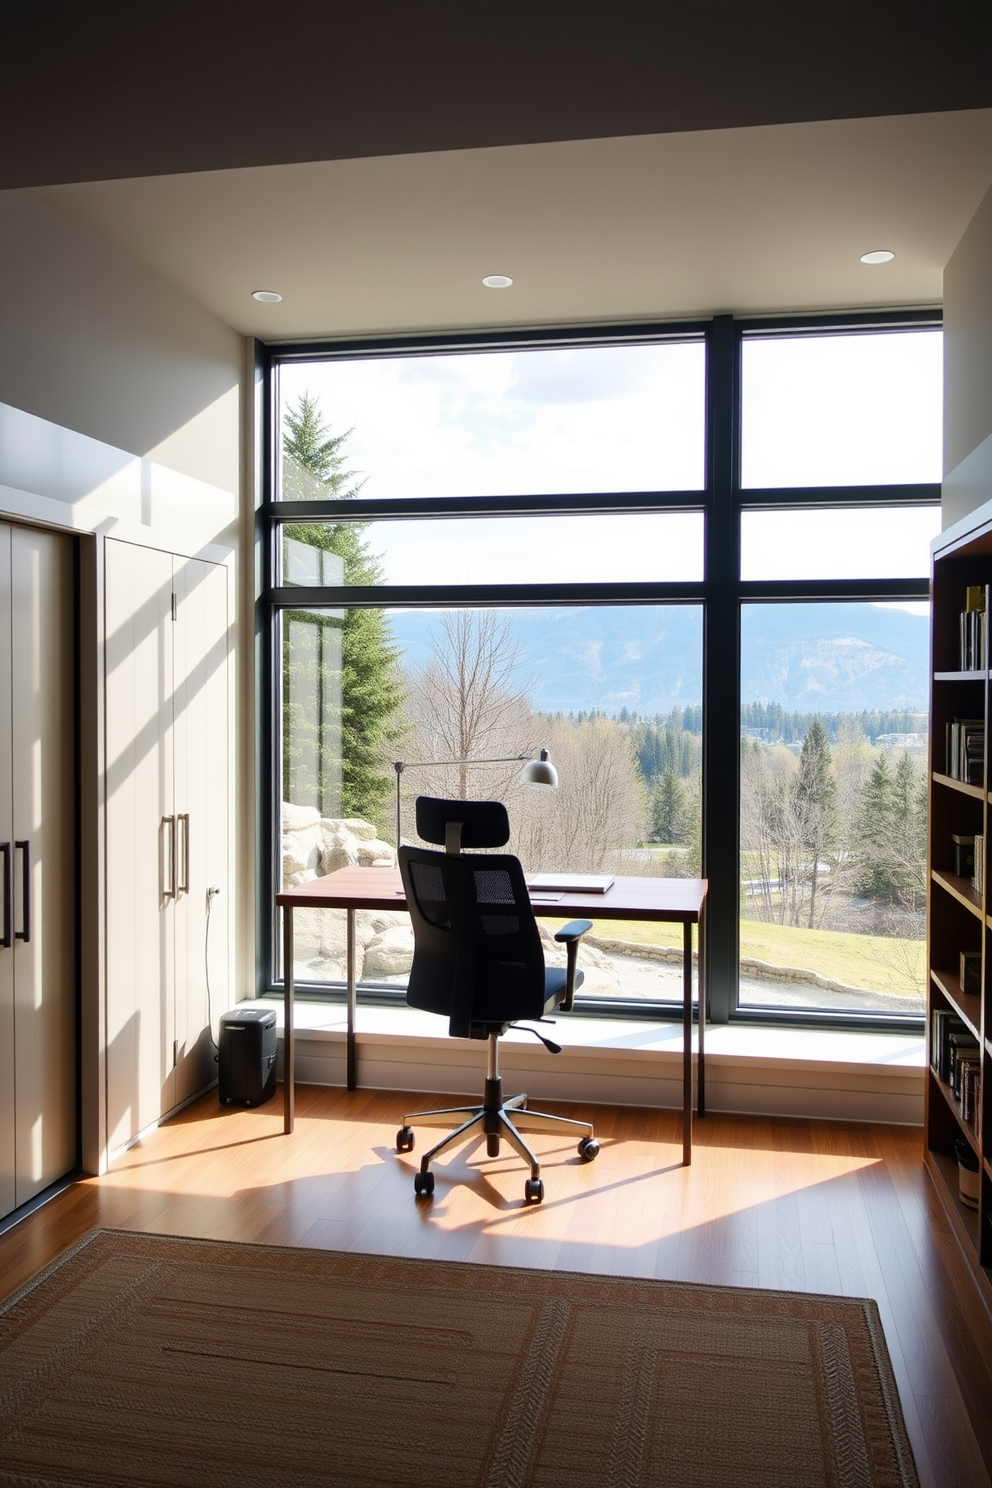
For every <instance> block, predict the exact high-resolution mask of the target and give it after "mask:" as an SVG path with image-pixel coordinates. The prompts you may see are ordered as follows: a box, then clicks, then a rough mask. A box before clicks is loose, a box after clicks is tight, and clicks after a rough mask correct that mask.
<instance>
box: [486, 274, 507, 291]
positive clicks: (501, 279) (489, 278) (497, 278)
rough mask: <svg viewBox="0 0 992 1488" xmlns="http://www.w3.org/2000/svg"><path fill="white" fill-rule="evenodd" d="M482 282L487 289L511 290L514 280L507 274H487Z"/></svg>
mask: <svg viewBox="0 0 992 1488" xmlns="http://www.w3.org/2000/svg"><path fill="white" fill-rule="evenodd" d="M482 282H483V284H484V285H485V286H486V288H487V289H509V287H510V285H511V284H512V283H513V280H512V279H510V278H508V277H507V275H506V274H487V275H486V277H485V278H484V279H483V281H482Z"/></svg>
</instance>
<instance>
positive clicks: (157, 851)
mask: <svg viewBox="0 0 992 1488" xmlns="http://www.w3.org/2000/svg"><path fill="white" fill-rule="evenodd" d="M104 580H105V583H104V595H105V599H104V607H105V609H104V615H105V622H104V623H105V635H106V642H105V667H106V685H105V697H106V735H105V737H106V793H107V794H106V820H107V857H106V864H107V918H106V926H107V1043H108V1049H107V1107H108V1111H107V1130H108V1145H109V1146H110V1147H111V1149H112V1148H114V1147H119V1146H121V1145H122V1144H123V1143H125V1142H127V1141H128V1140H129V1139H130V1138H131V1137H133V1136H135V1135H136V1134H137V1133H138V1132H139V1131H141V1130H142V1128H143V1127H145V1126H148V1125H150V1124H151V1123H152V1122H154V1121H157V1120H158V1118H159V1117H160V1116H161V1115H162V1113H163V1112H165V1111H168V1110H170V1109H171V1108H172V1107H173V1106H174V1105H175V1103H176V1102H175V1083H176V1082H175V1059H174V1040H175V1010H174V1005H173V996H172V988H173V984H174V967H173V956H174V950H173V919H174V916H173V915H172V913H171V906H172V904H173V902H174V892H175V872H176V868H177V864H176V861H175V859H176V853H175V850H174V848H175V837H174V831H175V822H174V817H175V807H174V804H173V779H172V759H173V749H172V717H173V655H172V652H173V632H174V631H175V629H176V626H175V624H174V623H173V621H172V556H171V554H169V553H161V552H158V551H157V550H155V549H153V548H142V547H138V546H136V545H133V544H131V543H123V542H117V541H113V540H109V539H108V541H107V543H106V547H105V574H104ZM170 819H171V820H170Z"/></svg>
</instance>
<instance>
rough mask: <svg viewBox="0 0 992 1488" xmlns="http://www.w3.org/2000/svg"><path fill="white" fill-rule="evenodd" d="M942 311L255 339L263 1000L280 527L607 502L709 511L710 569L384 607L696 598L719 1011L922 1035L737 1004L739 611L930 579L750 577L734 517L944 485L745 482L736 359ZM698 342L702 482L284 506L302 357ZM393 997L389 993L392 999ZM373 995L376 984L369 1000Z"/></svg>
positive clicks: (326, 993)
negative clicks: (286, 429)
mask: <svg viewBox="0 0 992 1488" xmlns="http://www.w3.org/2000/svg"><path fill="white" fill-rule="evenodd" d="M941 324H942V316H941V313H940V311H939V310H937V309H931V310H913V311H888V312H875V313H871V312H866V313H861V314H842V315H836V314H834V315H820V316H801V317H799V316H796V317H792V316H789V317H785V316H776V317H760V318H756V317H735V316H733V315H729V314H728V315H718V316H715V317H713V318H712V319H708V320H692V321H680V322H672V321H664V322H659V323H654V324H650V325H647V324H643V323H639V324H636V325H629V326H613V327H609V328H601V327H597V328H593V329H590V328H582V327H563V328H560V329H554V330H552V329H548V330H544V329H542V330H541V331H539V332H538V331H529V332H518V331H500V332H492V333H487V332H478V333H471V334H462V335H458V334H452V335H436V336H408V337H389V338H386V337H378V338H370V339H362V340H341V341H334V342H303V343H282V344H271V345H262V344H257V345H256V358H255V374H256V375H255V382H256V390H257V394H258V396H257V400H256V404H257V407H258V410H259V427H258V430H257V457H258V464H259V468H260V471H261V475H262V481H261V491H260V493H259V498H260V499H259V502H258V505H257V510H256V526H255V551H256V564H255V568H256V596H257V598H256V629H255V636H256V677H255V682H256V697H257V699H258V708H257V717H256V744H257V747H258V755H257V758H258V760H259V762H260V767H259V771H258V777H257V781H256V804H257V808H258V811H257V820H258V822H259V831H258V841H257V858H256V861H257V896H256V911H257V913H256V925H257V938H258V947H257V950H258V955H257V966H258V985H257V992H258V994H259V995H265V994H273V993H278V992H280V991H281V988H282V983H281V981H277V980H276V979H275V954H276V948H277V945H278V939H277V926H276V921H275V910H274V895H275V892H276V889H277V883H278V875H279V870H280V864H281V852H280V850H279V843H280V840H281V818H280V811H281V803H280V801H279V799H278V796H279V792H278V791H277V790H276V789H275V786H276V783H277V780H278V757H277V749H278V740H277V734H278V730H277V727H276V720H277V702H278V699H279V697H280V695H281V692H280V688H281V682H280V677H279V658H278V655H277V648H276V647H275V646H274V644H273V635H274V632H275V629H276V626H275V623H274V622H275V620H276V617H277V616H278V615H279V613H280V612H281V611H283V610H287V609H298V608H299V607H300V600H301V594H300V590H299V588H297V587H281V586H280V585H279V584H278V582H277V579H278V574H279V567H278V564H279V546H280V544H279V532H280V528H281V526H282V524H283V523H285V522H290V521H300V520H309V521H314V520H317V521H336V520H337V521H339V520H342V519H349V520H360V519H374V520H376V521H386V522H388V521H390V520H394V521H395V520H405V519H409V518H411V517H421V518H431V517H437V518H440V517H444V518H452V517H457V516H466V517H467V516H493V515H511V514H512V515H518V516H519V515H524V514H531V515H535V514H540V515H546V514H553V513H555V512H558V513H591V512H603V513H610V514H614V515H616V514H619V513H622V512H673V511H700V512H702V513H703V518H704V538H703V542H704V566H703V578H702V580H700V581H692V582H678V581H665V582H658V583H628V584H621V583H595V584H589V583H583V584H554V585H546V586H545V585H542V586H535V585H526V584H512V583H510V584H499V585H431V586H426V585H425V586H419V585H404V586H396V585H390V586H389V588H388V607H403V608H425V609H426V608H435V609H436V608H444V607H450V608H465V609H468V608H475V607H478V608H485V607H522V606H527V607H528V608H531V607H533V608H537V607H540V606H556V605H566V604H568V605H597V604H610V605H617V604H652V603H654V604H659V605H661V604H665V605H670V604H691V605H699V606H701V607H702V614H703V633H702V653H703V654H702V663H703V686H702V710H703V741H702V843H703V861H702V872H703V874H704V876H705V877H706V878H707V879H708V880H709V896H708V901H707V914H706V919H705V930H704V933H705V935H706V965H707V972H708V975H707V981H708V983H709V991H708V1003H707V1007H708V1016H709V1018H710V1020H711V1021H713V1022H717V1023H724V1022H728V1021H731V1020H733V1021H734V1022H741V1023H749V1022H750V1023H769V1022H774V1023H779V1024H793V1025H796V1024H800V1025H806V1026H813V1027H838V1026H842V1027H847V1028H864V1029H883V1030H891V1029H899V1030H903V1031H905V1030H908V1029H913V1030H918V1029H922V1026H923V1014H922V1012H921V1013H920V1014H919V1015H918V1016H917V1015H915V1014H891V1015H882V1014H879V1013H869V1012H864V1013H861V1012H858V1011H855V1010H845V1011H842V1012H836V1013H832V1012H830V1011H829V1010H826V1009H822V1010H821V1009H808V1010H800V1009H774V1010H766V1009H761V1008H741V1007H739V1005H738V1000H739V991H738V988H739V972H740V901H739V875H740V807H739V796H740V751H739V739H740V727H741V696H740V667H741V608H742V606H743V605H744V604H746V603H754V602H761V603H782V604H786V603H797V602H803V601H818V600H819V601H830V600H834V601H843V600H848V601H879V600H883V601H884V600H928V599H929V597H930V584H929V579H928V578H903V579H874V580H873V579H861V580H853V579H852V580H848V579H844V580H840V579H832V580H823V579H820V580H795V581H793V580H772V581H759V580H748V581H744V580H742V579H741V578H740V556H741V522H740V518H741V513H742V512H744V511H745V510H772V509H784V508H792V509H797V508H798V509H807V510H808V509H813V508H821V509H823V508H831V509H839V508H845V507H846V508H851V507H880V506H901V507H905V506H909V505H925V506H939V505H940V493H941V488H940V483H939V482H921V483H914V484H893V485H857V486H839V487H838V486H830V487H824V486H816V487H809V486H796V487H774V488H771V489H756V488H753V487H752V488H744V487H742V485H741V358H742V346H743V342H744V339H745V338H746V337H749V336H754V335H775V336H779V337H781V336H810V335H816V334H822V333H833V334H851V333H858V332H862V333H868V334H870V333H872V332H879V331H885V330H920V329H925V328H932V329H939V328H940V327H941ZM700 338H701V339H703V340H704V342H705V346H706V371H705V398H706V408H705V481H704V486H703V488H702V489H701V490H695V491H663V492H610V493H595V492H590V493H583V494H578V495H565V496H487V497H469V496H465V497H450V496H447V497H437V498H428V497H414V498H395V497H392V498H367V497H361V496H359V497H353V498H351V499H348V500H339V501H327V502H321V501H315V502H289V501H282V500H277V499H276V492H277V489H278V486H277V481H278V463H279V453H280V442H281V441H280V431H279V428H278V423H277V421H278V418H279V393H278V369H279V367H280V366H281V365H283V364H285V363H290V362H300V361H317V360H322V361H330V360H353V359H356V358H369V357H383V356H396V355H399V354H417V353H421V354H442V355H443V354H445V353H448V354H455V353H458V352H463V351H470V350H476V351H479V350H498V349H507V348H511V347H512V348H550V347H555V346H562V345H568V344H570V343H571V344H581V345H585V346H596V345H600V346H606V345H617V344H630V343H637V342H650V343H657V342H663V341H684V340H687V339H692V340H699V339H700ZM386 593H387V591H385V590H384V589H382V588H353V587H347V588H346V587H344V586H341V587H334V588H318V587H312V588H311V587H308V588H307V590H306V604H307V607H308V608H311V607H312V608H323V607H325V606H326V607H327V608H330V609H337V610H340V609H342V608H344V607H346V606H351V607H354V606H358V607H366V608H377V609H379V608H384V607H387V606H384V599H385V598H386ZM297 985H298V992H299V993H300V995H302V996H304V997H306V996H318V997H321V998H330V999H334V998H336V997H339V996H343V990H341V991H339V990H338V989H337V988H335V987H331V988H328V987H327V986H326V985H325V986H322V987H320V988H317V987H315V986H312V985H311V986H308V985H307V984H306V983H298V984H297ZM383 997H384V1000H392V999H391V998H390V997H389V996H388V994H383ZM373 999H375V994H373ZM584 1010H585V1011H588V1012H589V1013H591V1014H593V1015H596V1014H599V1015H608V1016H610V1017H617V1016H622V1015H623V1014H624V1013H628V1014H630V1015H631V1016H636V1017H638V1018H641V1019H643V1018H645V1017H646V1016H647V1017H651V1018H657V1019H658V1020H659V1021H663V1020H665V1019H669V1018H674V1017H680V1016H681V1005H680V1004H679V1005H678V1006H676V1005H675V1004H658V1003H656V1004H647V1005H646V1004H644V1003H637V1004H623V1003H619V1002H616V1003H614V1002H612V1001H611V1003H610V1004H609V1006H608V1007H607V1006H606V1005H605V1004H601V1005H599V1006H598V1007H597V1006H596V1005H595V1004H587V1005H586V1008H585V1009H584Z"/></svg>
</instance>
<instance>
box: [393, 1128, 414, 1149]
mask: <svg viewBox="0 0 992 1488" xmlns="http://www.w3.org/2000/svg"><path fill="white" fill-rule="evenodd" d="M415 1141H416V1138H415V1137H414V1135H413V1127H412V1126H401V1127H400V1129H399V1131H398V1132H397V1133H396V1151H397V1152H412V1151H413V1144H414V1142H415Z"/></svg>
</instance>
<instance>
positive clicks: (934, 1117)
mask: <svg viewBox="0 0 992 1488" xmlns="http://www.w3.org/2000/svg"><path fill="white" fill-rule="evenodd" d="M990 584H992V502H990V503H988V504H987V505H986V506H984V507H982V508H981V509H980V510H979V511H978V512H975V513H974V514H973V517H972V520H971V523H970V524H969V525H968V527H967V528H965V526H964V524H962V523H959V524H958V525H957V526H956V527H955V528H954V529H953V532H949V533H947V534H946V535H945V536H944V537H939V538H937V540H936V542H935V543H934V545H933V567H932V586H931V595H932V607H931V624H932V642H933V652H932V654H933V671H932V673H931V677H932V682H931V693H930V801H929V847H928V878H929V884H930V902H929V906H928V908H929V914H928V927H927V942H928V943H927V966H928V969H929V977H928V987H929V1008H928V1019H927V1042H928V1060H927V1065H928V1068H927V1080H926V1117H925V1121H926V1165H927V1170H928V1171H929V1173H930V1175H931V1177H932V1179H933V1182H934V1187H935V1189H936V1191H937V1194H938V1197H939V1199H940V1201H941V1203H942V1204H943V1206H944V1209H945V1210H946V1212H947V1215H948V1218H949V1220H950V1222H951V1223H952V1227H953V1228H954V1229H955V1230H956V1232H957V1234H958V1236H959V1238H960V1239H961V1241H962V1244H963V1245H964V1248H965V1253H966V1254H967V1255H968V1256H969V1258H970V1259H971V1261H972V1264H973V1266H974V1270H975V1274H976V1276H977V1278H978V1280H979V1285H980V1286H981V1288H982V1290H983V1293H984V1296H985V1299H986V1303H987V1304H988V1305H989V1306H990V1307H992V1267H989V1266H988V1264H987V1263H988V1261H989V1257H990V1254H992V1228H990V1220H992V1141H990V1142H989V1143H987V1144H986V1143H985V1142H983V1133H989V1134H992V1121H989V1119H988V1110H987V1109H986V1111H985V1119H982V1116H981V1114H980V1113H981V1112H982V1096H983V1093H984V1092H989V1095H990V1097H992V1083H990V1082H992V895H990V894H988V893H987V883H988V864H989V849H988V836H989V831H990V830H992V820H990V816H992V790H990V789H989V787H990V786H992V773H990V769H989V766H990V758H989V749H988V743H987V739H988V733H989V729H990V726H992V717H990V715H992V679H990V673H989V669H988V663H989V655H988V644H987V635H986V616H987V613H988V610H989V606H990V588H989V586H990ZM951 772H953V773H951ZM959 776H964V777H970V779H968V778H965V779H959V778H957V777H959ZM978 781H980V782H981V784H978V783H976V782H978ZM972 839H974V849H973V854H972V852H971V850H970V843H971V840H972ZM965 852H967V854H968V856H967V857H962V854H963V853H965ZM972 855H973V856H974V859H975V883H977V884H978V885H979V887H978V888H975V887H973V884H972V879H971V878H970V877H962V876H961V875H960V874H956V873H953V872H951V871H950V870H951V868H952V867H953V866H958V867H961V866H965V867H966V868H970V858H971V856H972ZM959 960H960V963H961V965H960V967H959V964H958V963H959ZM966 962H967V963H968V966H967V969H968V977H969V987H971V985H972V982H971V978H972V976H974V977H975V990H970V991H968V992H965V991H964V989H963V987H962V984H961V978H962V977H963V976H964V974H965V971H964V968H965V963H966ZM951 1080H953V1081H954V1088H952V1086H951V1083H950V1082H951ZM955 1089H956V1090H957V1091H958V1092H959V1094H960V1097H961V1099H960V1100H959V1099H958V1098H957V1097H956V1096H955ZM962 1102H963V1103H964V1105H965V1108H966V1109H967V1111H968V1115H969V1120H967V1121H966V1120H965V1118H964V1116H963V1114H962V1108H961V1105H962ZM962 1138H964V1139H965V1140H966V1141H967V1143H968V1144H969V1146H970V1147H971V1149H972V1151H973V1152H974V1153H975V1155H976V1156H977V1158H978V1160H979V1177H980V1178H981V1182H980V1183H979V1207H978V1209H977V1210H974V1209H970V1208H969V1207H968V1206H967V1205H966V1204H964V1203H962V1201H961V1198H960V1194H959V1169H958V1160H957V1156H956V1155H955V1143H956V1142H960V1140H961V1139H962ZM958 1150H959V1151H961V1150H963V1149H961V1148H959V1149H958ZM983 1262H984V1263H985V1264H983Z"/></svg>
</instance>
